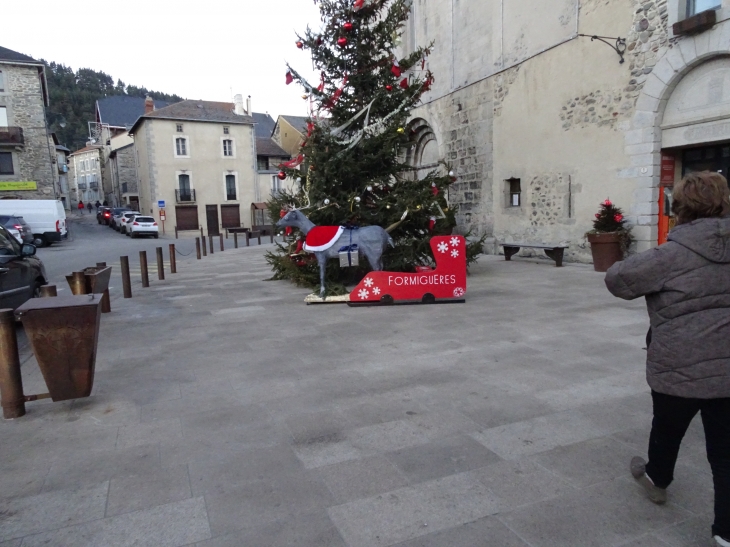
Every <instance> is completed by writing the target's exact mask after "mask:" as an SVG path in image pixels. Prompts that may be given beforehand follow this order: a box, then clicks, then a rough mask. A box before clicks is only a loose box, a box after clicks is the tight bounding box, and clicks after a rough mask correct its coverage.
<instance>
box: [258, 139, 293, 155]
mask: <svg viewBox="0 0 730 547" xmlns="http://www.w3.org/2000/svg"><path fill="white" fill-rule="evenodd" d="M256 155H257V156H279V157H282V158H288V157H289V154H287V152H286V150H284V149H283V148H281V147H280V146H279V145H278V144H276V143H275V142H274V141H273V140H271V138H269V137H257V138H256Z"/></svg>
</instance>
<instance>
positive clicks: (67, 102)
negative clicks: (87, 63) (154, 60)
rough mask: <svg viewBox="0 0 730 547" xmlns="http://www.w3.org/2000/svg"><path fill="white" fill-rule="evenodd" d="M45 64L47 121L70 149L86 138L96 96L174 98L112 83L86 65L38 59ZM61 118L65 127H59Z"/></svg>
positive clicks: (82, 142) (178, 99) (111, 79)
mask: <svg viewBox="0 0 730 547" xmlns="http://www.w3.org/2000/svg"><path fill="white" fill-rule="evenodd" d="M41 61H42V62H43V63H44V64H45V65H46V79H47V80H48V91H49V95H50V102H51V106H50V107H49V108H48V125H49V127H50V129H51V131H53V132H54V133H56V135H57V136H58V140H59V141H60V142H61V143H63V144H65V145H66V146H67V147H68V148H70V149H71V150H76V149H78V148H82V147H83V146H84V145H85V144H86V141H87V140H88V135H89V129H88V122H90V121H94V105H95V102H96V100H97V99H101V98H103V97H109V96H111V95H129V96H131V97H142V98H144V97H145V96H147V95H149V96H150V97H152V98H153V99H158V100H162V101H169V102H178V101H182V100H183V98H182V97H180V96H178V95H170V94H168V93H160V92H158V91H151V90H149V89H147V88H146V87H137V86H134V85H127V84H125V83H124V82H123V81H121V80H117V82H116V83H114V78H112V77H111V76H110V75H109V74H106V73H104V72H101V71H97V70H92V69H90V68H81V69H79V70H78V71H77V72H74V71H73V69H72V68H70V67H67V66H65V65H62V64H58V63H54V62H50V63H49V62H47V61H45V60H41ZM64 122H65V127H61V125H62V124H64Z"/></svg>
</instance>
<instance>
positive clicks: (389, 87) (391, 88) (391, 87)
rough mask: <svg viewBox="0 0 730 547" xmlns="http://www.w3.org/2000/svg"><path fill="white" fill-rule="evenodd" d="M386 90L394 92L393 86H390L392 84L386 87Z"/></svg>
mask: <svg viewBox="0 0 730 547" xmlns="http://www.w3.org/2000/svg"><path fill="white" fill-rule="evenodd" d="M385 90H386V91H393V86H392V85H390V84H388V85H386V86H385Z"/></svg>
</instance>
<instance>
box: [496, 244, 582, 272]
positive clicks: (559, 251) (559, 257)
mask: <svg viewBox="0 0 730 547" xmlns="http://www.w3.org/2000/svg"><path fill="white" fill-rule="evenodd" d="M500 245H501V246H502V247H503V248H504V259H505V260H512V257H513V256H514V255H516V254H517V253H518V252H519V251H520V249H521V248H524V249H542V250H543V251H545V254H546V255H547V256H548V258H550V259H552V260H554V261H555V266H557V267H558V268H560V267H561V266H562V265H563V251H564V250H565V249H567V248H568V245H537V244H532V243H500Z"/></svg>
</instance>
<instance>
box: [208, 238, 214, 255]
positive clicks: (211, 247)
mask: <svg viewBox="0 0 730 547" xmlns="http://www.w3.org/2000/svg"><path fill="white" fill-rule="evenodd" d="M208 241H209V242H210V254H213V252H214V251H213V236H212V235H208Z"/></svg>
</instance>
